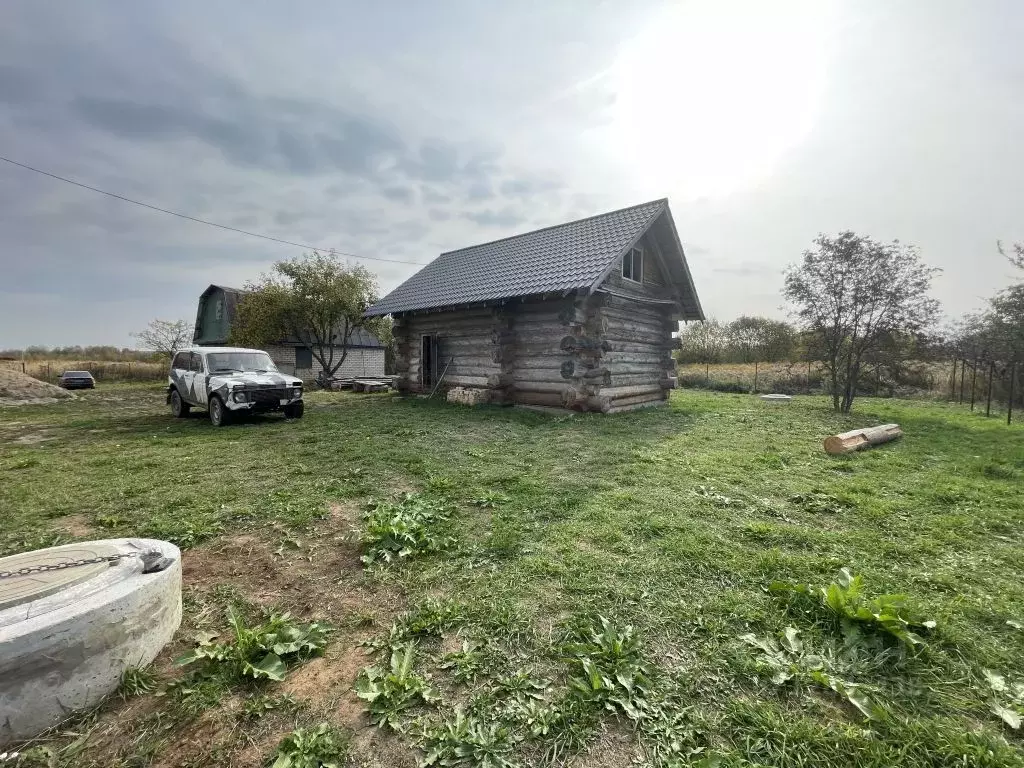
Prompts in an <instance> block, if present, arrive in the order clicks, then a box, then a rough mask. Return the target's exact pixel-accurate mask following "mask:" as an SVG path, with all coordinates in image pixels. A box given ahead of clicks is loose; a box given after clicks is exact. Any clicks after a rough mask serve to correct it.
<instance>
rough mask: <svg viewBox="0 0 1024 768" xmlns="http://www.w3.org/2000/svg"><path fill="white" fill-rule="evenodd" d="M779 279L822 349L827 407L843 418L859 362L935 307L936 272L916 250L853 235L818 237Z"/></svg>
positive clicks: (931, 316) (925, 321)
mask: <svg viewBox="0 0 1024 768" xmlns="http://www.w3.org/2000/svg"><path fill="white" fill-rule="evenodd" d="M814 245H815V247H814V248H813V249H812V250H808V251H804V255H803V260H802V262H801V263H799V264H794V265H791V266H790V267H789V268H788V269H787V270H786V273H785V280H786V282H785V287H784V289H783V293H784V294H785V296H786V298H787V299H789V301H791V302H792V303H793V304H794V305H795V307H796V309H795V315H796V316H797V317H798V318H799V319H800V321H801V323H802V325H803V327H804V328H805V330H806V331H807V332H808V333H809V334H810V335H812V336H813V337H815V341H816V343H817V345H818V346H819V348H820V349H821V350H822V357H823V361H822V362H823V365H824V368H825V372H826V376H827V377H828V380H829V383H830V385H831V390H832V404H833V407H834V408H835V409H836V410H837V411H840V412H842V413H849V412H850V408H851V407H852V406H853V400H854V398H855V397H856V395H857V386H858V384H859V383H860V379H861V376H862V374H863V372H864V363H865V360H866V359H868V358H870V356H872V355H874V354H877V353H878V352H879V351H880V350H881V349H882V348H883V347H884V346H885V345H886V344H887V343H888V341H889V340H891V339H892V338H893V337H894V336H898V335H901V334H914V333H917V332H918V331H920V330H922V329H924V328H927V327H928V326H930V325H932V324H933V323H934V322H935V321H936V320H937V319H938V315H939V304H938V302H937V301H935V300H934V299H933V298H931V297H930V296H929V295H928V292H929V290H930V289H931V282H932V277H933V276H934V275H935V273H936V272H938V270H937V269H934V268H932V267H929V266H927V265H926V264H924V262H922V261H921V258H920V255H919V254H918V251H917V249H916V248H914V247H912V246H905V245H901V244H900V243H899V242H898V241H894V242H892V243H879V242H876V241H874V240H872V239H870V238H867V237H862V236H860V235H857V234H855V233H853V232H849V231H847V232H841V233H839V234H838V235H836V236H835V237H829V236H827V235H819V236H818V238H817V239H816V240H815V241H814Z"/></svg>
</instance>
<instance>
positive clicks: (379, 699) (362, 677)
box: [356, 643, 436, 731]
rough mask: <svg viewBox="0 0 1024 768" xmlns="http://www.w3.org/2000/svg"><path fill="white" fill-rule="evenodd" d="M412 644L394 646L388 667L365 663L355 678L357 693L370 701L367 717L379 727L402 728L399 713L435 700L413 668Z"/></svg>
mask: <svg viewBox="0 0 1024 768" xmlns="http://www.w3.org/2000/svg"><path fill="white" fill-rule="evenodd" d="M414 659H415V645H413V644H412V643H407V644H406V645H402V646H398V647H396V648H393V649H392V651H391V664H390V667H389V668H388V669H386V670H385V669H381V668H380V667H367V668H366V669H364V670H363V671H362V672H360V673H359V677H358V678H357V679H356V695H357V696H359V698H361V699H363V700H364V701H366V702H367V703H368V705H369V710H370V719H371V720H373V722H374V723H376V724H377V726H378V727H383V726H385V725H388V726H390V727H391V728H392V729H394V730H396V731H397V730H401V728H400V719H401V716H402V715H403V714H404V713H405V712H406V710H408V709H409V708H410V707H413V706H414V705H416V704H419V703H429V702H431V701H435V700H436V697H435V695H434V692H433V690H432V689H431V687H430V685H429V684H428V682H427V681H426V679H424V678H423V677H421V676H420V675H418V674H416V673H415V672H414V671H413V661H414Z"/></svg>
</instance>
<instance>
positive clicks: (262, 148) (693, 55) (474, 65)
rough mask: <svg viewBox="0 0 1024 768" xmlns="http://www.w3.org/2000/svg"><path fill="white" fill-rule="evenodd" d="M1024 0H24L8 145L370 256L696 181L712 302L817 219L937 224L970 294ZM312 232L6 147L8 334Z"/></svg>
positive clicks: (807, 238) (129, 309)
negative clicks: (250, 233) (239, 231)
mask: <svg viewBox="0 0 1024 768" xmlns="http://www.w3.org/2000/svg"><path fill="white" fill-rule="evenodd" d="M1022 42H1024V3H1021V2H1019V0H962V2H954V1H953V0H948V1H942V0H916V1H912V0H906V1H894V0H875V1H874V2H872V1H870V0H849V1H848V2H835V3H831V4H830V3H829V2H826V0H809V2H802V3H801V2H793V3H788V2H783V1H781V0H774V1H773V2H770V3H769V2H757V1H755V0H750V1H749V2H736V3H732V2H723V0H706V2H681V3H670V2H655V1H654V0H644V1H643V2H628V3H627V2H617V1H616V2H577V1H576V0H555V1H552V0H535V1H534V0H512V1H510V2H501V3H498V2H482V1H481V0H444V1H441V2H430V3H425V2H420V1H419V0H410V1H409V2H381V3H365V2H352V3H346V2H337V1H335V0H323V1H322V2H294V3H278V2H254V1H253V0H244V1H243V0H237V1H231V0H218V1H217V2H212V3H211V2H208V0H204V1H203V2H191V1H188V0H176V2H173V3H166V2H164V3H157V2H145V1H139V2H124V0H118V1H117V2H105V1H103V0H89V2H81V3H79V2H54V1H51V0H4V2H3V3H2V5H0V155H3V156H6V157H9V158H11V159H13V160H17V161H18V162H21V163H26V164H28V165H32V166H35V167H37V168H41V169H43V170H46V171H49V172H52V173H55V174H59V175H61V176H66V177H68V178H72V179H75V180H77V181H80V182H83V183H86V184H90V185H93V186H96V187H101V188H103V189H108V190H110V191H113V192H117V193H119V194H122V195H126V196H129V197H133V198H136V199H140V200H143V201H146V202H148V203H151V204H153V205H158V206H161V207H164V208H170V209H173V210H177V211H181V212H183V213H187V214H190V215H193V216H197V217H202V218H206V219H210V220H213V221H216V222H220V223H223V224H226V225H230V226H235V227H240V228H243V229H249V230H254V231H257V232H261V233H265V234H268V235H271V236H274V237H279V238H283V239H286V240H293V241H299V242H302V243H310V244H314V245H318V246H323V247H333V248H336V249H338V250H340V251H346V252H351V253H354V254H360V255H364V256H374V257H379V258H382V259H391V260H395V261H399V262H413V263H409V264H406V263H392V262H379V261H370V260H367V261H363V262H362V263H364V264H366V265H367V266H368V267H370V268H371V269H373V270H374V271H375V272H376V273H377V274H378V276H379V280H380V287H381V289H382V292H386V291H387V290H389V289H391V288H393V287H394V286H396V285H397V284H398V283H400V282H401V281H402V280H404V279H405V278H407V277H408V276H409V275H411V274H412V273H413V272H414V271H415V270H416V269H417V267H416V266H415V264H423V263H426V262H428V261H430V260H431V259H433V258H435V257H436V256H437V254H438V253H440V252H441V251H444V250H448V249H452V248H457V247H461V246H466V245H472V244H474V243H477V242H483V241H487V240H492V239H495V238H498V237H503V236H506V235H511V234H515V233H517V232H522V231H527V230H529V229H533V228H536V227H539V226H545V225H549V224H555V223H558V222H561V221H566V220H569V219H572V218H579V217H582V216H587V215H591V214H594V213H600V212H602V211H605V210H610V209H613V208H618V207H622V206H625V205H631V204H634V203H639V202H643V201H645V200H650V199H654V198H658V197H665V196H667V197H668V198H669V201H670V204H671V207H672V212H673V215H674V217H675V220H676V223H677V226H678V229H679V233H680V236H681V238H682V240H683V245H684V247H685V248H686V251H687V255H688V258H689V262H690V268H691V271H692V272H693V275H694V279H695V281H696V286H697V290H698V292H699V294H700V297H701V300H702V302H703V305H704V308H705V312H706V313H707V314H708V315H709V316H716V317H719V318H722V319H730V318H732V317H734V316H736V315H738V314H741V313H747V314H752V313H758V314H769V315H775V316H782V315H783V312H784V310H783V309H782V298H781V296H780V295H779V289H780V287H781V282H782V280H781V270H782V268H783V267H784V266H785V265H786V264H787V263H789V262H791V261H793V260H795V259H797V258H798V257H799V256H800V253H801V252H802V251H803V250H804V248H806V247H808V246H809V244H810V242H811V240H812V239H813V238H814V237H815V236H816V235H817V234H818V232H821V231H824V232H836V231H839V230H841V229H854V230H856V231H858V232H861V233H864V234H868V235H870V236H873V237H875V238H877V239H885V240H888V239H893V238H899V239H900V240H901V241H903V242H907V243H913V244H916V245H918V246H920V247H921V249H922V252H923V255H924V257H925V259H926V260H927V261H929V262H930V263H932V264H933V265H935V266H938V267H941V268H942V269H943V273H942V275H941V277H940V278H939V279H938V280H937V282H936V286H935V288H936V293H937V295H938V297H939V298H940V299H941V301H942V302H943V304H944V306H945V309H946V311H947V313H948V314H950V315H957V314H959V313H961V312H963V311H965V310H968V309H971V308H974V307H977V306H979V305H980V304H981V302H982V299H983V298H984V297H985V296H988V295H990V294H991V293H993V292H994V291H996V290H997V289H999V288H1000V287H1003V286H1004V285H1006V284H1007V283H1008V282H1009V281H1010V279H1011V271H1010V269H1009V267H1008V266H1007V265H1005V262H1003V261H1002V260H1001V259H1000V257H999V255H998V253H997V252H996V248H995V242H996V240H997V239H999V238H1002V239H1004V240H1013V239H1017V240H1024V194H1022V192H1024V190H1022V186H1024V173H1022V171H1024V140H1022V137H1024V55H1022V54H1021V44H1022ZM300 254H301V250H299V249H295V248H290V247H288V246H283V245H276V244H273V243H269V242H266V241H261V240H257V239H253V238H249V237H245V236H242V235H236V234H232V233H228V232H223V231H220V230H216V229H213V228H210V227H206V226H202V225H199V224H194V223H191V222H188V221H183V220H180V219H176V218H174V217H171V216H167V215H164V214H160V213H156V212H153V211H148V210H145V209H142V208H139V207H136V206H133V205H129V204H127V203H123V202H120V201H117V200H113V199H110V198H106V197H103V196H101V195H98V194H96V193H93V192H89V191H86V190H83V189H79V188H76V187H73V186H70V185H68V184H64V183H61V182H58V181H55V180H53V179H50V178H46V177H43V176H39V175H37V174H34V173H31V172H29V171H25V170H23V169H20V168H17V167H14V166H11V165H9V164H6V163H3V162H0V347H12V346H16V347H17V346H24V345H28V344H47V345H64V344H92V343H111V344H117V345H129V344H131V343H132V339H131V338H130V336H129V334H130V332H131V331H134V330H139V329H140V328H142V327H144V326H145V325H146V323H147V322H148V321H149V320H151V319H153V318H156V317H159V318H167V319H173V318H188V319H194V317H195V305H196V299H197V298H198V296H199V294H200V292H201V291H202V290H203V289H204V288H205V287H206V285H207V284H209V283H222V284H227V285H241V284H243V283H245V282H246V281H247V280H250V279H254V278H256V277H258V276H259V275H260V273H261V272H264V271H266V269H267V268H268V267H269V265H270V264H271V263H272V262H273V261H275V260H278V259H282V258H289V257H292V256H296V255H300Z"/></svg>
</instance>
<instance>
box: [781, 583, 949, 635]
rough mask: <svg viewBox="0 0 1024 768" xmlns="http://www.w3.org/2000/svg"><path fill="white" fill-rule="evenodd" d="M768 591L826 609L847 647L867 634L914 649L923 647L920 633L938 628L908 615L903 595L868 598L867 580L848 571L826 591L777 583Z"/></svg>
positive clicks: (931, 622)
mask: <svg viewBox="0 0 1024 768" xmlns="http://www.w3.org/2000/svg"><path fill="white" fill-rule="evenodd" d="M768 589H769V591H771V592H775V593H777V594H783V595H787V596H806V597H810V598H811V599H812V605H817V606H818V607H820V608H822V609H824V610H825V612H826V613H827V614H828V615H829V616H830V617H831V618H833V619H834V620H836V621H838V622H839V625H840V628H841V629H842V632H843V636H844V637H845V638H846V640H847V642H848V643H857V642H859V641H860V640H861V634H862V632H863V631H868V632H876V633H883V634H887V635H889V636H891V637H893V638H895V639H897V640H899V641H900V642H901V643H903V644H904V645H905V646H907V647H914V646H919V645H922V644H923V643H924V640H923V639H922V637H921V635H920V634H919V633H922V632H926V631H928V630H931V629H934V628H935V622H934V621H921V620H919V619H916V618H912V617H910V616H909V615H908V613H907V609H906V600H907V598H906V596H904V595H879V596H878V597H874V598H868V597H866V596H865V595H864V579H863V578H862V577H860V576H854V575H853V574H851V573H850V570H849V569H848V568H843V569H842V570H840V571H839V577H838V578H837V579H836V581H834V582H832V583H831V584H829V585H828V586H827V587H818V588H814V587H812V586H810V585H809V584H794V583H792V582H788V581H776V582H772V584H770V585H769V587H768Z"/></svg>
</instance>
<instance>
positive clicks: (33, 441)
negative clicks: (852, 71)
mask: <svg viewBox="0 0 1024 768" xmlns="http://www.w3.org/2000/svg"><path fill="white" fill-rule="evenodd" d="M56 439H57V438H55V437H50V436H48V435H46V433H44V432H32V433H30V434H27V435H22V436H21V437H17V438H15V439H14V440H12V441H11V442H12V443H14V444H15V445H38V444H39V443H45V442H46V441H47V440H56Z"/></svg>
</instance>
